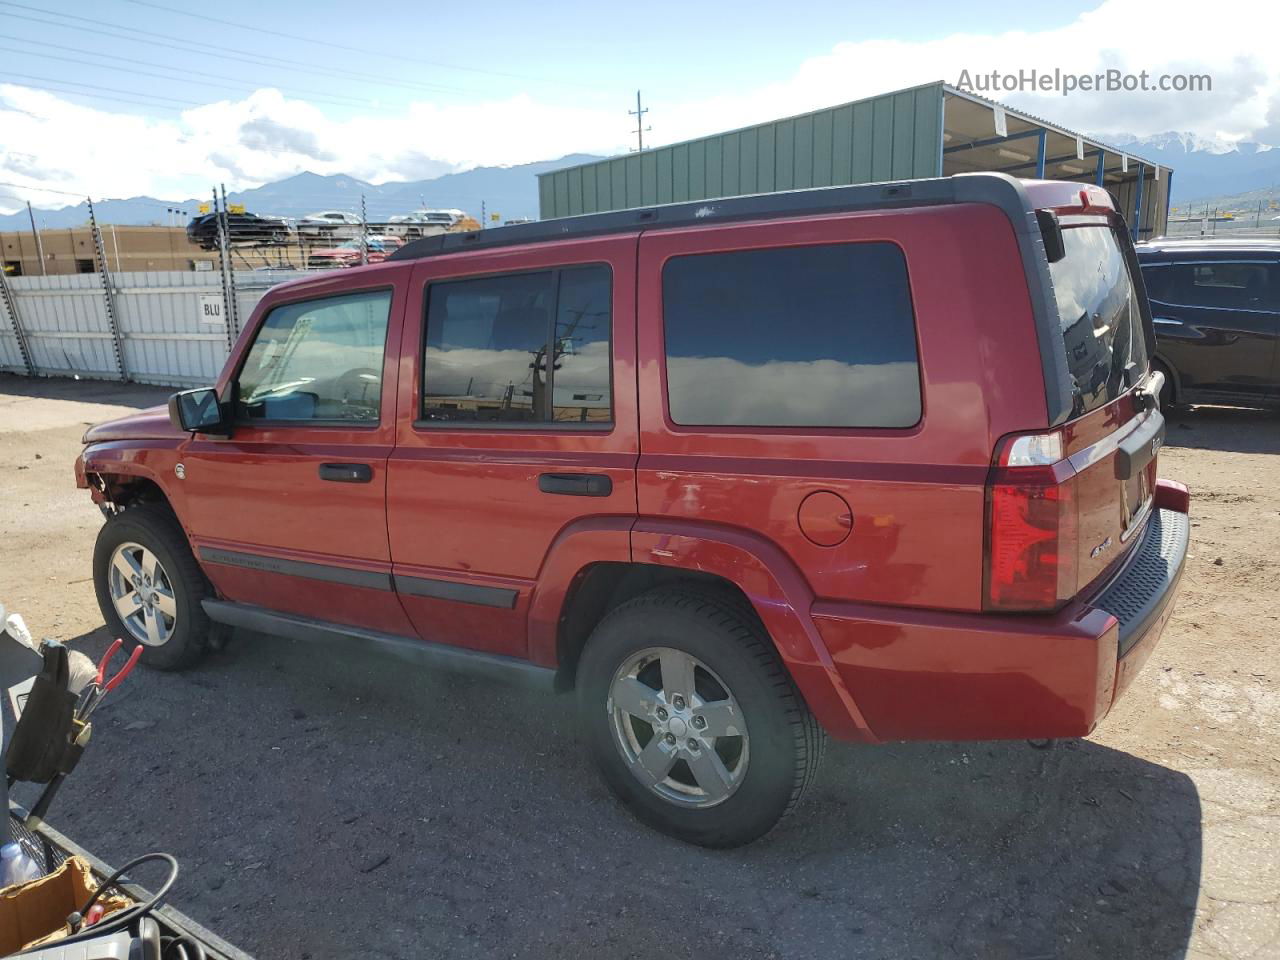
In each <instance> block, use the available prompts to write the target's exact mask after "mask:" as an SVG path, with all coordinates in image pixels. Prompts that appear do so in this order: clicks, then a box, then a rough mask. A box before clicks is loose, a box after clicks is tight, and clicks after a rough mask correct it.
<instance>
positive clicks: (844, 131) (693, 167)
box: [538, 82, 1173, 239]
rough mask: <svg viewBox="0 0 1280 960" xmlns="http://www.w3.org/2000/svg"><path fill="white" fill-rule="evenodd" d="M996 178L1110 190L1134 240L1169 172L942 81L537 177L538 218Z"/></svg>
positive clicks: (1163, 215) (1165, 195) (1161, 210)
mask: <svg viewBox="0 0 1280 960" xmlns="http://www.w3.org/2000/svg"><path fill="white" fill-rule="evenodd" d="M976 170H1000V171H1003V172H1005V173H1009V174H1011V175H1013V176H1016V177H1037V178H1047V179H1051V180H1075V181H1078V182H1080V183H1096V184H1100V185H1102V186H1104V187H1106V188H1107V189H1108V190H1110V191H1111V192H1112V193H1113V194H1114V195H1115V196H1116V198H1117V200H1118V201H1119V203H1120V209H1121V210H1122V211H1123V212H1124V215H1125V218H1126V219H1127V220H1128V222H1129V224H1130V227H1131V228H1132V230H1133V232H1134V236H1135V238H1138V239H1149V238H1150V237H1155V236H1160V235H1162V234H1163V233H1164V232H1165V226H1166V224H1167V222H1168V219H1169V186H1170V182H1171V180H1172V178H1173V171H1172V170H1170V169H1169V168H1168V167H1162V166H1159V165H1157V164H1155V163H1152V162H1151V161H1149V160H1144V159H1142V158H1141V157H1136V156H1133V155H1132V154H1128V153H1126V152H1125V151H1123V150H1120V149H1117V148H1115V147H1110V146H1107V145H1106V144H1103V143H1099V142H1098V141H1096V140H1093V139H1091V138H1089V137H1085V136H1083V135H1081V134H1078V133H1075V132H1074V131H1071V130H1067V129H1065V128H1063V127H1059V126H1055V125H1054V124H1051V123H1049V122H1048V121H1046V120H1040V119H1038V118H1036V117H1032V116H1030V115H1028V114H1025V113H1020V112H1019V111H1017V110H1014V109H1013V108H1012V107H1005V106H1003V105H1001V104H997V103H994V102H992V101H990V100H986V99H984V98H982V97H978V96H975V95H974V94H971V93H965V92H964V91H961V90H958V89H956V88H955V87H952V86H950V85H949V84H945V83H941V82H939V83H929V84H925V85H923V86H919V87H912V88H910V89H908V90H900V91H898V92H896V93H886V94H883V95H881V96H878V97H870V98H868V99H866V100H858V101H855V102H853V103H846V104H843V105H842V106H838V107H828V108H827V109H825V110H815V111H814V112H812V113H805V114H801V115H800V116H796V117H787V118H786V119H783V120H773V121H771V122H769V123H761V124H757V125H755V126H752V127H744V128H742V129H741V130H732V131H730V132H728V133H720V134H715V135H714V136H710V137H703V138H701V139H698V140H688V141H685V142H684V143H675V144H671V145H669V146H665V147H658V148H656V149H652V150H645V151H643V152H640V153H631V154H628V155H626V156H621V157H612V158H610V159H607V160H598V161H595V162H593V163H585V164H581V165H579V166H576V167H566V168H564V169H562V170H556V171H554V172H552V173H544V174H539V176H538V200H539V208H540V211H541V215H542V218H543V219H544V220H545V219H549V218H552V217H567V216H572V215H574V214H580V213H597V212H600V211H604V210H622V209H627V208H631V207H646V206H651V205H654V204H660V203H677V202H680V201H684V200H702V199H712V198H717V197H731V196H740V195H744V194H752V193H772V192H775V191H779V190H796V189H801V188H804V187H827V186H840V185H843V184H851V183H877V182H880V181H884V180H907V179H915V178H920V177H937V176H950V175H951V174H953V173H964V172H968V171H976Z"/></svg>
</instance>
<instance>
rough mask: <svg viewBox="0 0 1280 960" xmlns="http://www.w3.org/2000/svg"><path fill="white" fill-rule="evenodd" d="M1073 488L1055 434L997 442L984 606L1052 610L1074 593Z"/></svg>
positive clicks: (1070, 470)
mask: <svg viewBox="0 0 1280 960" xmlns="http://www.w3.org/2000/svg"><path fill="white" fill-rule="evenodd" d="M1075 488H1076V479H1075V470H1074V468H1073V467H1072V466H1071V464H1070V462H1069V461H1067V460H1066V459H1065V458H1064V457H1063V447H1062V435H1061V434H1060V433H1038V434H1019V435H1015V436H1009V437H1005V438H1004V439H1003V440H1001V442H1000V444H999V445H998V446H997V448H996V456H995V463H994V464H993V466H992V468H991V474H990V476H989V478H988V480H987V544H986V547H987V549H986V561H987V564H986V577H985V579H986V597H985V607H986V609H988V610H1006V611H1015V610H1021V611H1037V610H1038V611H1045V610H1054V609H1056V608H1057V607H1060V606H1061V605H1062V604H1063V603H1065V602H1066V601H1067V600H1069V599H1071V598H1072V597H1073V596H1075V594H1076V590H1077V587H1078V577H1077V566H1076V549H1077V536H1076V520H1077V513H1076V489H1075Z"/></svg>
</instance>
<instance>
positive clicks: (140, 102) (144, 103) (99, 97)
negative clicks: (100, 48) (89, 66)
mask: <svg viewBox="0 0 1280 960" xmlns="http://www.w3.org/2000/svg"><path fill="white" fill-rule="evenodd" d="M0 76H4V77H22V76H24V74H20V73H0ZM31 79H41V78H39V77H32V78H31ZM42 82H46V83H53V82H56V83H60V84H66V85H69V84H70V81H65V80H57V81H42ZM11 85H12V86H15V87H25V88H26V89H28V90H39V91H40V92H41V93H61V94H71V95H72V96H76V97H85V98H87V99H89V100H106V101H108V102H110V103H132V104H136V105H138V106H143V107H155V108H156V109H158V110H172V111H173V112H174V113H181V112H182V109H181V108H179V107H172V106H169V105H168V104H167V103H159V102H157V101H155V100H141V99H131V98H126V97H108V96H103V95H102V94H97V93H84V92H83V91H80V90H67V89H65V88H64V89H58V88H56V87H42V86H37V85H36V84H33V83H25V82H24V81H22V80H15V81H13V82H12V84H11ZM76 86H81V87H83V86H88V84H83V83H81V84H76ZM92 89H95V90H107V89H109V88H108V87H99V86H94V87H93V88H92ZM178 102H179V103H183V102H185V101H178ZM187 105H188V106H192V107H198V106H201V104H198V103H188V104H187Z"/></svg>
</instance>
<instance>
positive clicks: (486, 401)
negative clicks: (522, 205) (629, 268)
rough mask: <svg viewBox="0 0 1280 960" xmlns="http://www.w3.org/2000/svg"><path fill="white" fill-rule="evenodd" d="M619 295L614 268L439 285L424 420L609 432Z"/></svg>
mask: <svg viewBox="0 0 1280 960" xmlns="http://www.w3.org/2000/svg"><path fill="white" fill-rule="evenodd" d="M610 289H611V283H610V272H609V268H608V267H605V266H589V267H573V268H568V269H564V270H557V271H546V272H543V273H524V274H508V275H505V276H498V277H478V278H476V279H474V280H453V281H446V282H443V283H433V284H432V285H431V287H430V290H429V291H428V296H427V336H426V347H425V351H424V355H423V366H422V369H423V398H422V416H423V418H424V419H426V420H441V421H445V420H447V421H472V422H486V421H487V422H499V421H500V422H510V421H517V422H520V421H525V422H545V421H547V420H551V419H555V420H560V421H578V422H582V421H592V422H608V421H609V420H610V419H611V417H612V413H611V405H610V389H609V368H610V351H609V328H610ZM553 314H554V320H555V323H554V329H553V326H552V323H551V321H552V317H553ZM549 343H554V344H555V350H554V356H555V359H554V362H553V363H552V364H550V365H548V363H547V354H548V344H549ZM551 398H554V403H552V402H551Z"/></svg>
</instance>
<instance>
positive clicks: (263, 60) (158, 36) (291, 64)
mask: <svg viewBox="0 0 1280 960" xmlns="http://www.w3.org/2000/svg"><path fill="white" fill-rule="evenodd" d="M0 6H6V7H17V8H18V9H20V10H34V11H35V12H36V13H44V14H52V15H53V16H57V17H64V18H66V19H68V20H79V21H81V22H83V23H88V24H92V25H93V26H90V27H81V26H77V25H76V24H74V23H63V22H61V21H58V20H44V19H41V18H40V17H31V16H24V15H23V14H19V13H12V14H9V16H10V17H12V18H13V19H15V20H27V21H30V22H31V23H43V24H45V25H47V26H51V27H62V28H64V29H67V30H80V31H82V32H84V33H95V34H101V35H103V36H107V37H111V38H113V39H115V40H127V41H128V42H130V43H147V44H150V45H152V46H161V47H169V48H171V49H174V50H179V51H181V52H183V53H186V54H190V53H191V41H190V40H189V39H187V38H185V37H175V36H173V35H172V34H167V33H154V32H152V31H150V30H139V29H137V28H136V27H123V26H119V25H117V24H112V23H106V22H104V21H102V20H91V19H89V18H88V17H77V16H73V15H72V14H69V13H57V12H56V11H53V10H44V9H41V8H40V7H30V6H27V5H26V4H23V3H13V2H11V0H0ZM121 31H128V33H136V34H138V35H139V36H141V37H145V38H146V39H139V37H131V36H129V35H128V33H124V32H121ZM166 40H171V41H176V42H174V43H165V42H163V41H166ZM200 52H201V53H202V54H203V55H204V56H207V57H214V58H216V59H220V60H235V61H239V62H241V63H249V64H252V65H253V66H257V67H270V68H272V69H276V70H279V69H283V68H288V69H290V70H298V71H301V72H303V73H312V74H316V75H317V76H321V77H338V78H345V79H348V80H358V81H360V82H361V83H374V84H381V85H383V86H390V87H401V88H403V89H406V90H429V91H430V92H432V93H438V92H440V91H447V92H453V93H472V92H473V91H469V90H466V89H464V88H462V87H451V86H447V85H445V84H438V83H406V82H403V81H399V80H389V79H387V78H386V77H385V76H376V75H373V74H362V73H357V72H355V71H352V70H342V69H339V68H336V67H328V68H326V69H323V70H321V69H317V68H316V67H314V66H312V65H311V64H307V63H304V62H302V61H300V60H286V59H284V58H283V57H272V56H270V55H268V54H256V55H252V56H237V55H236V54H234V53H227V52H225V51H221V50H215V49H208V48H202V49H201V51H200ZM269 61H275V62H269Z"/></svg>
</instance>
